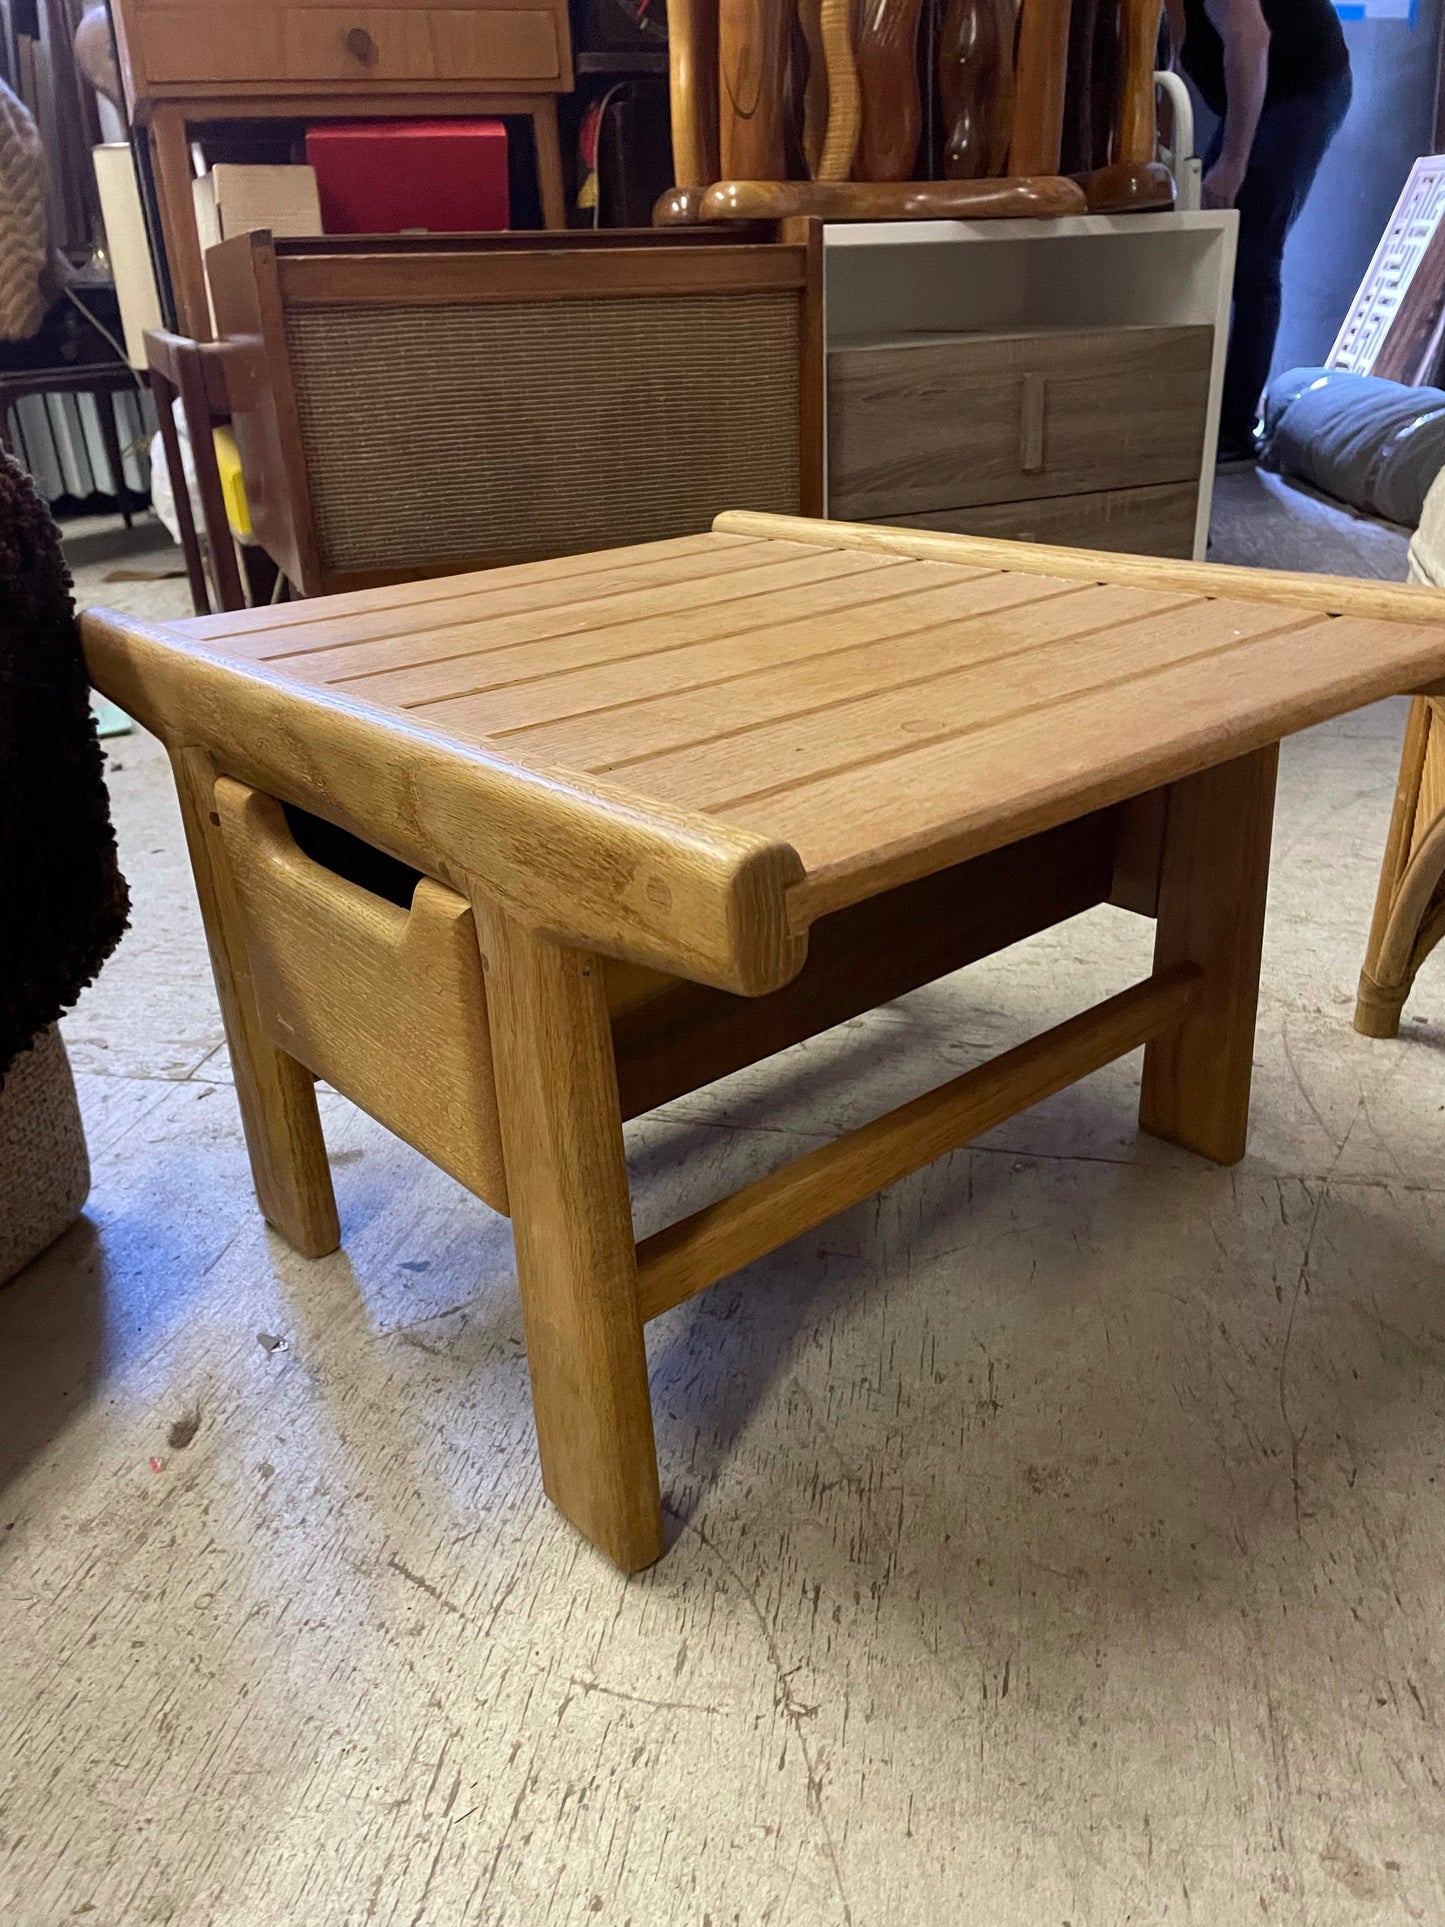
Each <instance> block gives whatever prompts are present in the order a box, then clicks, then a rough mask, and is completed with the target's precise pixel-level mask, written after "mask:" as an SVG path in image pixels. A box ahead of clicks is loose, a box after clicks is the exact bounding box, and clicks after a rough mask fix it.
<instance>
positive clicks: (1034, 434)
mask: <svg viewBox="0 0 1445 1927" xmlns="http://www.w3.org/2000/svg"><path fill="white" fill-rule="evenodd" d="M1043 465H1044V378H1043V376H1042V375H1032V374H1031V375H1025V376H1024V392H1023V398H1022V405H1021V406H1020V409H1019V467H1020V468H1021V469H1022V470H1023V472H1024V474H1025V475H1037V474H1038V472H1039V470H1040V469H1041V468H1042V467H1043Z"/></svg>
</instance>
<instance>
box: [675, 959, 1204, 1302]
mask: <svg viewBox="0 0 1445 1927" xmlns="http://www.w3.org/2000/svg"><path fill="white" fill-rule="evenodd" d="M1199 981H1200V974H1199V972H1198V971H1197V970H1196V969H1195V968H1194V967H1193V966H1192V965H1190V964H1183V965H1179V966H1177V967H1176V968H1175V969H1173V970H1170V971H1166V972H1164V973H1162V974H1161V975H1159V976H1156V977H1150V978H1146V979H1145V981H1144V982H1143V983H1139V984H1134V985H1132V986H1131V987H1130V988H1129V989H1128V990H1124V991H1121V992H1120V993H1119V995H1118V996H1117V997H1110V998H1109V999H1108V1000H1107V1001H1106V1002H1104V1003H1102V1004H1096V1005H1095V1006H1094V1007H1093V1008H1092V1009H1091V1010H1086V1011H1082V1012H1080V1014H1079V1015H1078V1016H1077V1017H1071V1018H1069V1019H1068V1021H1067V1022H1066V1023H1062V1024H1057V1025H1055V1027H1054V1028H1053V1029H1052V1030H1047V1031H1045V1032H1044V1033H1043V1035H1042V1036H1041V1037H1033V1038H1030V1040H1029V1041H1028V1043H1026V1044H1020V1045H1019V1046H1018V1047H1017V1049H1015V1050H1011V1051H1005V1052H1004V1054H1003V1055H1002V1056H1001V1057H995V1058H993V1059H992V1060H991V1061H990V1062H989V1063H987V1064H980V1065H979V1066H978V1067H977V1068H976V1069H974V1070H971V1071H965V1072H964V1073H963V1075H962V1076H961V1077H955V1078H954V1079H952V1080H951V1082H949V1083H947V1084H944V1085H942V1086H940V1088H939V1089H938V1090H935V1091H929V1092H927V1093H926V1094H925V1095H924V1096H922V1097H916V1098H914V1100H913V1102H912V1103H911V1104H904V1105H901V1106H900V1107H899V1108H898V1109H897V1110H896V1111H890V1112H888V1114H887V1115H886V1116H885V1117H880V1118H877V1119H875V1120H874V1122H873V1123H872V1124H865V1125H864V1126H863V1127H862V1128H861V1129H860V1130H856V1131H850V1132H849V1133H848V1134H847V1136H846V1137H841V1138H839V1139H838V1140H837V1141H836V1142H835V1143H832V1144H825V1145H823V1146H822V1147H821V1148H820V1149H819V1150H816V1151H813V1152H810V1153H809V1155H808V1156H807V1157H804V1158H799V1159H797V1161H796V1162H795V1163H793V1164H787V1165H784V1167H783V1169H782V1170H781V1171H774V1172H773V1173H772V1174H771V1175H770V1176H768V1177H766V1178H759V1179H758V1180H757V1181H756V1183H753V1184H749V1185H745V1186H744V1187H743V1189H742V1190H741V1191H737V1192H734V1193H733V1195H732V1196H731V1197H730V1198H723V1199H721V1200H720V1201H719V1202H718V1203H717V1204H711V1205H706V1206H704V1208H703V1209H702V1210H701V1211H696V1212H694V1213H693V1215H692V1216H691V1217H690V1218H684V1219H683V1220H682V1221H681V1223H679V1224H674V1225H669V1226H668V1228H667V1230H666V1231H659V1232H658V1233H656V1235H655V1236H653V1237H651V1238H647V1239H645V1240H644V1241H643V1242H642V1243H641V1244H640V1245H639V1246H638V1247H637V1267H638V1278H637V1301H638V1307H639V1309H640V1310H641V1313H642V1316H643V1317H644V1318H656V1317H658V1316H660V1314H661V1313H663V1312H665V1311H670V1310H671V1308H672V1307H673V1306H674V1305H679V1304H681V1303H682V1302H683V1300H684V1299H686V1298H691V1297H693V1296H694V1295H695V1294H696V1293H697V1292H699V1291H703V1290H705V1289H706V1288H707V1286H709V1285H711V1284H715V1283H716V1282H717V1280H718V1279H719V1278H726V1277H727V1276H728V1275H729V1273H731V1272H734V1271H738V1270H740V1269H741V1268H742V1267H743V1266H744V1265H749V1264H751V1263H752V1262H753V1260H754V1259H756V1258H761V1257H762V1256H763V1254H764V1253H765V1252H768V1251H775V1250H776V1249H777V1248H778V1246H779V1245H784V1244H787V1243H788V1241H789V1240H790V1239H792V1238H796V1237H799V1236H801V1234H802V1233H803V1232H805V1231H808V1230H811V1228H812V1227H813V1226H814V1225H815V1224H821V1223H822V1222H823V1220H824V1219H825V1218H831V1217H832V1216H833V1215H834V1214H835V1212H838V1211H843V1210H846V1209H847V1207H848V1206H849V1205H852V1204H857V1203H858V1202H859V1201H860V1200H861V1199H863V1198H866V1197H869V1196H871V1195H872V1193H873V1192H875V1191H881V1190H882V1189H883V1188H884V1187H885V1186H886V1185H890V1184H896V1183H897V1181H898V1180H899V1179H900V1178H903V1177H907V1175H908V1174H909V1172H911V1171H917V1170H920V1169H921V1168H922V1167H923V1166H924V1165H925V1164H931V1163H932V1162H933V1160H934V1159H935V1158H937V1157H941V1156H942V1155H943V1153H944V1152H945V1151H951V1150H954V1149H955V1148H956V1147H957V1146H958V1145H960V1144H966V1143H967V1142H968V1140H969V1139H970V1138H975V1137H978V1136H979V1135H980V1134H981V1133H982V1132H984V1131H990V1130H992V1129H993V1128H994V1126H995V1125H997V1124H1002V1123H1003V1122H1004V1121H1005V1119H1007V1118H1010V1117H1014V1116H1016V1115H1017V1114H1018V1112H1020V1111H1023V1110H1027V1109H1028V1107H1029V1106H1030V1105H1031V1104H1038V1103H1040V1102H1042V1100H1043V1099H1044V1098H1046V1097H1050V1096H1052V1095H1053V1093H1054V1092H1055V1091H1060V1090H1063V1088H1064V1087H1065V1085H1067V1084H1073V1083H1076V1082H1077V1081H1078V1079H1079V1078H1081V1077H1087V1076H1088V1074H1089V1073H1090V1072H1091V1071H1095V1070H1098V1069H1100V1068H1101V1066H1103V1065H1105V1064H1108V1063H1112V1062H1113V1060H1114V1059H1115V1058H1116V1057H1122V1056H1123V1055H1124V1054H1125V1053H1126V1052H1127V1051H1131V1050H1136V1049H1137V1048H1138V1046H1139V1045H1140V1044H1143V1043H1147V1042H1148V1040H1149V1039H1150V1038H1151V1037H1155V1036H1157V1035H1158V1034H1159V1033H1160V1032H1161V1031H1163V1030H1167V1029H1168V1028H1169V1027H1170V1026H1171V1025H1174V1024H1177V1023H1178V1022H1179V1021H1180V1019H1181V1018H1182V1017H1184V1016H1185V1015H1186V1013H1187V1012H1188V1010H1189V1007H1190V1004H1191V1002H1192V1001H1193V999H1194V997H1195V996H1196V995H1197V993H1198V988H1199Z"/></svg>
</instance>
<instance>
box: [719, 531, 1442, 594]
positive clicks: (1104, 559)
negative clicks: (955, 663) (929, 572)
mask: <svg viewBox="0 0 1445 1927" xmlns="http://www.w3.org/2000/svg"><path fill="white" fill-rule="evenodd" d="M713 528H714V529H715V530H717V531H718V532H719V533H725V534H728V535H753V536H758V537H760V538H766V539H767V540H770V541H778V542H827V543H832V544H833V546H834V547H836V548H838V549H866V550H871V551H872V552H874V553H875V554H879V555H911V556H914V557H916V558H917V559H919V560H920V561H933V562H961V563H963V564H965V565H966V566H968V567H971V568H977V569H1036V570H1038V571H1039V572H1040V573H1042V574H1045V575H1062V576H1068V577H1072V578H1073V579H1074V580H1076V581H1080V582H1119V583H1130V584H1134V585H1136V586H1138V587H1141V588H1154V589H1183V590H1184V591H1186V592H1187V593H1189V594H1193V595H1207V596H1218V595H1225V596H1230V597H1232V598H1233V599H1235V600H1236V601H1240V602H1283V603H1286V604H1288V605H1289V606H1290V607H1291V608H1294V609H1302V610H1312V611H1314V612H1315V613H1316V614H1318V615H1354V616H1373V617H1377V618H1379V619H1381V620H1383V621H1387V622H1439V621H1441V620H1442V614H1445V590H1441V589H1435V588H1428V587H1425V586H1424V585H1418V584H1414V583H1403V582H1377V581H1373V580H1371V581H1366V580H1363V579H1361V578H1357V577H1354V576H1338V575H1299V574H1294V573H1290V572H1288V571H1286V570H1283V569H1246V568H1235V567H1232V566H1231V565H1229V564H1227V563H1222V562H1175V561H1172V560H1170V559H1169V558H1168V557H1165V556H1152V555H1118V554H1113V553H1107V552H1104V551H1100V550H1097V549H1065V548H1058V547H1056V546H1055V545H1054V544H1053V543H1045V542H1005V541H1002V540H1000V539H998V538H996V537H991V536H982V535H945V534H944V533H942V532H941V531H938V530H932V529H904V528H885V527H882V526H880V525H879V524H877V523H867V522H822V521H817V520H814V519H812V518H810V517H808V516H804V515H767V514H762V513H760V512H758V511H755V510H752V509H729V510H727V511H726V512H725V513H724V514H722V515H719V516H718V517H717V519H716V521H715V522H714V523H713Z"/></svg>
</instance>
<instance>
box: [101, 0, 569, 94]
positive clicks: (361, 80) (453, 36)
mask: <svg viewBox="0 0 1445 1927" xmlns="http://www.w3.org/2000/svg"><path fill="white" fill-rule="evenodd" d="M139 37H140V42H141V57H142V62H143V65H144V69H145V74H146V77H147V80H148V81H149V82H150V84H152V85H155V86H167V85H170V86H174V85H176V84H177V83H189V84H191V85H204V84H206V83H211V84H223V85H224V84H226V83H235V82H252V83H263V84H266V85H269V86H276V85H286V84H288V83H296V82H308V81H309V82H316V81H348V82H352V83H356V84H361V85H365V84H366V83H368V82H383V83H385V82H388V81H390V82H402V83H405V82H417V81H449V82H456V81H477V80H485V81H539V80H555V79H557V78H558V77H559V76H560V75H561V72H562V48H561V46H560V44H559V39H558V32H557V14H556V13H555V12H554V11H553V10H551V9H550V8H533V7H515V8H513V7H427V6H410V7H407V6H401V7H325V6H320V7H286V8H279V7H263V8H259V9H251V8H242V7H232V6H221V7H216V6H210V5H206V6H189V7H187V6H170V7H167V6H160V7H154V8H147V9H146V11H145V12H144V13H142V14H141V15H140V17H139Z"/></svg>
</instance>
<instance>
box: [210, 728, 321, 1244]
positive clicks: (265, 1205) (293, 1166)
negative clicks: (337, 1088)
mask: <svg viewBox="0 0 1445 1927" xmlns="http://www.w3.org/2000/svg"><path fill="white" fill-rule="evenodd" d="M173 764H174V768H175V773H176V788H177V791H178V792H179V794H180V801H181V816H182V819H183V820H184V823H185V828H186V842H187V845H188V846H189V849H190V853H191V868H192V871H193V872H194V875H195V879H196V894H197V896H198V897H199V898H200V900H201V916H202V918H203V919H204V922H205V926H206V940H207V942H208V943H209V945H210V950H211V969H212V971H213V972H214V974H215V979H216V994H217V996H218V997H219V999H220V1003H221V1015H222V1017H223V1018H224V1020H225V1025H226V1042H227V1044H228V1045H229V1046H230V1051H231V1070H232V1074H233V1075H234V1077H235V1080H236V1098H237V1101H238V1102H239V1104H240V1107H241V1122H242V1125H243V1126H244V1127H245V1132H246V1149H247V1151H248V1152H249V1153H250V1157H251V1176H252V1178H253V1180H254V1181H255V1185H256V1197H257V1200H258V1201H259V1203H260V1206H261V1209H262V1211H263V1212H264V1214H265V1216H266V1220H267V1222H268V1223H269V1224H272V1225H274V1226H275V1228H276V1230H277V1231H279V1232H280V1234H281V1236H282V1237H283V1238H284V1239H285V1240H286V1242H287V1243H288V1244H290V1245H294V1246H295V1248H296V1250H297V1251H299V1252H300V1253H301V1254H302V1256H303V1257H306V1258H324V1257H325V1256H326V1254H327V1253H328V1252H329V1251H335V1249H336V1247H337V1246H338V1245H339V1244H340V1242H341V1225H340V1222H339V1220H338V1218H337V1215H336V1197H335V1194H334V1192H333V1191H332V1188H331V1168H330V1166H329V1164H328V1163H327V1159H326V1143H325V1140H324V1138H323V1137H322V1135H321V1118H320V1115H319V1113H318V1111H317V1108H316V1086H315V1082H314V1080H313V1079H312V1076H311V1073H310V1072H309V1071H308V1070H307V1069H306V1068H305V1067H304V1065H301V1064H298V1063H297V1061H296V1059H295V1058H294V1057H288V1056H287V1054H286V1052H285V1051H283V1050H278V1049H277V1048H276V1046H275V1045H274V1044H273V1043H272V1042H271V1041H270V1039H269V1038H268V1037H267V1036H266V1035H265V1034H264V1032H263V1031H262V1029H261V1023H260V1018H259V1016H258V1015H257V1011H256V1005H255V1000H254V998H253V997H252V994H251V973H250V967H249V965H248V963H247V960H246V940H245V934H244V932H243V930H242V928H241V921H240V916H239V913H238V911H237V909H236V906H235V903H234V901H233V900H232V897H231V892H230V887H229V884H228V881H227V874H226V867H225V856H224V852H223V850H222V848H221V843H220V828H219V825H220V818H219V817H218V816H217V814H216V811H215V788H216V771H215V768H214V766H213V765H212V763H211V760H210V758H209V757H208V756H206V755H205V754H203V753H202V752H201V751H199V750H181V751H180V752H179V753H178V754H176V755H175V757H174V758H173Z"/></svg>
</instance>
